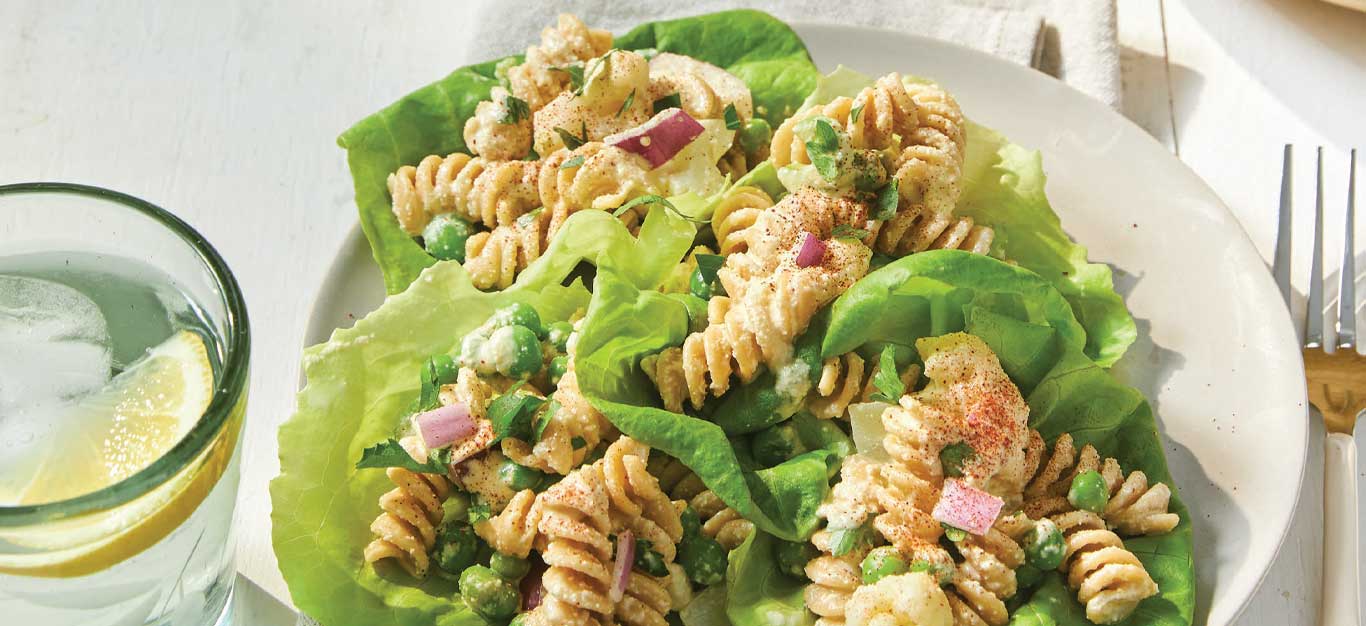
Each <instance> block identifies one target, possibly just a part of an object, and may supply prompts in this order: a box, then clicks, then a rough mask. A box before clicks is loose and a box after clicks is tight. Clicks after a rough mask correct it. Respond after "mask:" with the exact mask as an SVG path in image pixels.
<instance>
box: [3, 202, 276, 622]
mask: <svg viewBox="0 0 1366 626" xmlns="http://www.w3.org/2000/svg"><path fill="white" fill-rule="evenodd" d="M248 353H249V334H248V330H247V311H246V306H245V304H244V303H243V300H242V294H241V291H240V290H239V289H238V287H237V282H236V280H235V279H234V278H233V276H232V273H231V272H229V271H228V268H227V266H226V265H225V264H224V262H223V259H222V258H221V257H220V256H219V255H218V253H217V252H216V251H214V249H213V247H212V246H210V245H209V244H208V242H206V241H205V240H204V238H203V237H201V236H200V235H199V233H197V232H195V231H194V230H193V229H192V228H190V227H189V226H188V225H187V224H185V222H183V221H181V220H180V219H178V218H176V217H175V216H174V215H171V214H170V213H168V212H167V211H165V210H162V209H160V208H158V207H156V206H153V205H152V204H149V203H147V202H144V201H142V200H139V199H137V198H134V197H132V196H128V195H125V194H121V193H116V192H113V191H108V190H105V189H99V188H96V187H87V186H82V185H69V184H61V183H31V184H20V185H3V186H0V622H2V623H5V624H24V625H28V624H33V625H42V626H68V625H70V626H77V625H80V626H144V625H151V624H155V625H171V624H174V625H176V626H182V625H183V626H207V625H210V624H226V623H228V622H229V621H230V620H229V618H228V616H227V612H228V611H229V607H230V606H231V603H230V602H229V599H230V597H231V594H232V583H233V578H234V568H233V550H232V547H233V546H232V526H233V505H234V503H235V501H236V496H237V478H238V470H239V463H240V458H239V457H240V454H241V443H240V440H241V439H240V435H241V432H242V421H243V415H244V413H245V408H246V381H247V361H248Z"/></svg>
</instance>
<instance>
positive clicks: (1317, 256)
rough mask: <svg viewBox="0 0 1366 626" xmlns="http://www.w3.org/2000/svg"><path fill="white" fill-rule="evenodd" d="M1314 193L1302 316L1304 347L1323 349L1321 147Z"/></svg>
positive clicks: (1320, 147) (1320, 148) (1321, 147)
mask: <svg viewBox="0 0 1366 626" xmlns="http://www.w3.org/2000/svg"><path fill="white" fill-rule="evenodd" d="M1318 155H1319V159H1318V161H1319V167H1318V173H1317V181H1316V183H1315V192H1314V256H1313V259H1312V260H1311V262H1310V264H1309V308H1308V309H1307V310H1306V311H1305V314H1304V347H1306V348H1321V347H1323V146H1319V151H1318Z"/></svg>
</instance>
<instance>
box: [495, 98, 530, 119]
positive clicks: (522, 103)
mask: <svg viewBox="0 0 1366 626" xmlns="http://www.w3.org/2000/svg"><path fill="white" fill-rule="evenodd" d="M529 117H531V107H530V106H528V105H527V103H526V100H523V99H521V98H518V97H517V96H512V95H510V96H508V97H507V98H506V99H505V100H503V114H502V115H501V116H499V117H498V123H499V124H516V123H518V122H520V121H522V120H524V119H527V118H529Z"/></svg>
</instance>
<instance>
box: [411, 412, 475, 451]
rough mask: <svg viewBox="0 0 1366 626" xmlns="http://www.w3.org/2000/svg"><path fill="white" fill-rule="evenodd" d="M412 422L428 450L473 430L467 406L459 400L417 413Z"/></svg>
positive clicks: (472, 432)
mask: <svg viewBox="0 0 1366 626" xmlns="http://www.w3.org/2000/svg"><path fill="white" fill-rule="evenodd" d="M413 424H415V425H416V426H417V434H418V435H420V436H421V437H422V443H423V444H426V446H427V449H429V450H435V449H437V448H443V447H446V446H448V445H450V444H451V443H453V442H456V441H460V440H461V439H464V438H466V437H469V436H470V435H473V434H474V431H475V424H474V418H472V417H470V410H469V407H467V406H465V405H464V404H463V403H461V402H456V403H455V404H451V405H447V406H442V407H437V408H435V409H432V410H430V411H426V412H423V413H418V414H417V415H415V416H414V417H413Z"/></svg>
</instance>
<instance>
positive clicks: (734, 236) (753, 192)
mask: <svg viewBox="0 0 1366 626" xmlns="http://www.w3.org/2000/svg"><path fill="white" fill-rule="evenodd" d="M771 206H773V199H772V198H770V197H769V195H768V194H767V193H765V192H764V190H762V189H760V188H758V187H752V186H749V185H742V186H739V187H734V188H732V189H730V190H729V191H727V192H726V195H725V197H724V198H722V199H721V201H720V202H719V203H717V205H716V210H715V212H714V213H713V214H712V221H711V223H712V231H713V232H714V233H715V234H716V242H717V245H718V246H720V250H721V254H723V255H730V254H732V253H734V252H744V251H746V250H748V249H749V240H748V234H749V229H750V227H752V226H754V223H755V221H757V220H758V219H759V214H760V213H762V212H763V211H764V210H765V209H767V208H769V207H771Z"/></svg>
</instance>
